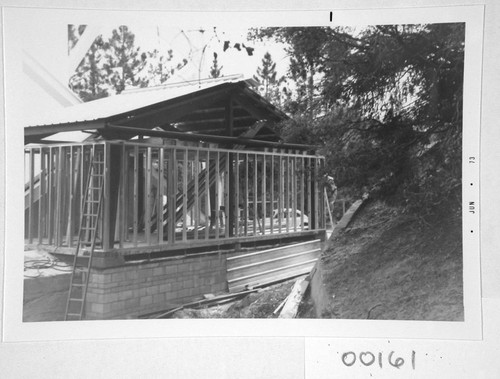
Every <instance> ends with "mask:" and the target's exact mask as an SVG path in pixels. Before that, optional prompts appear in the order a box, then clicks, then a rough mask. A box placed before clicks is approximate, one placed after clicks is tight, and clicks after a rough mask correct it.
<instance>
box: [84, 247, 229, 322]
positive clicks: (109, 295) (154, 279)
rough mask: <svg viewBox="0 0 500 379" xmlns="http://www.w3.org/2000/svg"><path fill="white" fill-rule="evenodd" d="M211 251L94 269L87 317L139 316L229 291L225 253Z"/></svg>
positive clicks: (86, 311)
mask: <svg viewBox="0 0 500 379" xmlns="http://www.w3.org/2000/svg"><path fill="white" fill-rule="evenodd" d="M228 253H229V252H227V251H221V252H211V253H202V254H193V255H184V256H179V257H169V258H156V259H151V260H142V261H134V262H126V263H123V264H122V265H119V266H115V267H107V268H102V267H95V268H92V270H91V275H90V281H89V286H88V290H87V298H86V305H85V319H87V320H102V319H123V318H137V317H138V316H139V315H143V314H147V313H153V312H157V311H162V310H165V309H167V308H170V307H172V306H176V305H181V304H184V303H187V302H190V301H193V300H195V299H196V298H200V297H201V296H202V295H204V294H207V293H217V292H221V291H227V278H226V271H227V270H226V255H227V254H228Z"/></svg>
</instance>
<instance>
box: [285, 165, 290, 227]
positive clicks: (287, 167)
mask: <svg viewBox="0 0 500 379" xmlns="http://www.w3.org/2000/svg"><path fill="white" fill-rule="evenodd" d="M284 177H285V215H286V220H285V224H286V229H285V230H286V233H289V232H290V157H289V156H288V155H287V156H286V158H285V175H284Z"/></svg>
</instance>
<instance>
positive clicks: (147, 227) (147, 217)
mask: <svg viewBox="0 0 500 379" xmlns="http://www.w3.org/2000/svg"><path fill="white" fill-rule="evenodd" d="M151 160H152V158H151V147H148V148H147V150H146V188H145V191H144V196H145V199H146V206H145V209H144V231H145V233H144V234H145V237H146V243H147V244H148V245H151V208H152V207H153V204H152V196H151V193H152V188H151V175H152V161H151Z"/></svg>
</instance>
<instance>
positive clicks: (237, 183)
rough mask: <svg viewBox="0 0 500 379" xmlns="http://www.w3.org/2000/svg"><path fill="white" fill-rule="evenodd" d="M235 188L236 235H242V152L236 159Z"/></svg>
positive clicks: (237, 154)
mask: <svg viewBox="0 0 500 379" xmlns="http://www.w3.org/2000/svg"><path fill="white" fill-rule="evenodd" d="M234 166H235V167H234V170H235V174H234V188H235V200H236V201H235V202H234V208H235V211H236V212H235V213H236V214H235V218H234V231H235V235H236V236H239V235H241V230H240V153H236V156H235V160H234Z"/></svg>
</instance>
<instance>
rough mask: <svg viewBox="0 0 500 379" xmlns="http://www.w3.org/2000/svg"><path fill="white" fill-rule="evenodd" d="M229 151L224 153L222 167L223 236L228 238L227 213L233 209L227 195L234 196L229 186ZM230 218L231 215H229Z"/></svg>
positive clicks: (229, 227) (229, 226)
mask: <svg viewBox="0 0 500 379" xmlns="http://www.w3.org/2000/svg"><path fill="white" fill-rule="evenodd" d="M229 154H230V153H226V154H225V158H226V159H225V161H226V162H225V166H226V167H225V168H224V237H225V238H229V230H230V229H231V225H230V224H229V214H230V213H231V212H232V211H233V209H232V208H231V207H230V206H229V197H230V196H234V195H233V194H232V191H231V190H232V188H230V180H229V179H230V178H229V176H230V175H231V169H230V167H231V158H230V155H229ZM231 218H232V217H231Z"/></svg>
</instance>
